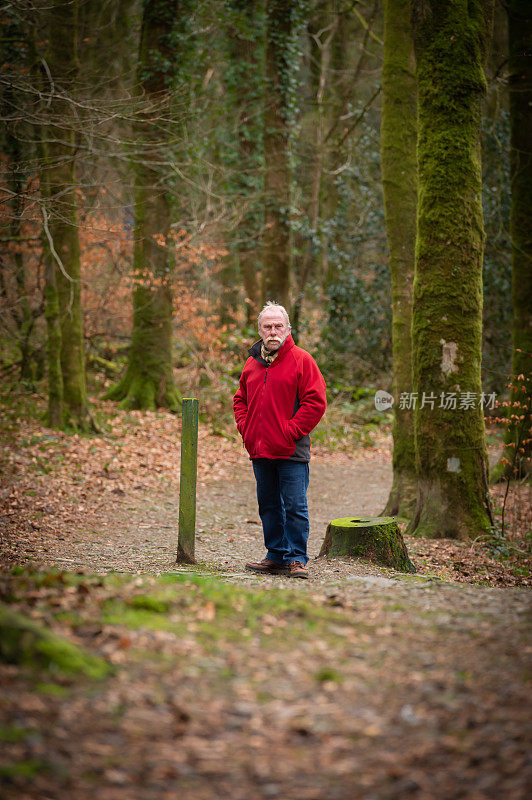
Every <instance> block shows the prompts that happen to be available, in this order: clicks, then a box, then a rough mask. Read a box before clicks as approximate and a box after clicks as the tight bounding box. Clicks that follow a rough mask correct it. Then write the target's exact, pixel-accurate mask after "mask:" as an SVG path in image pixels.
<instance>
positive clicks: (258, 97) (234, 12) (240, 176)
mask: <svg viewBox="0 0 532 800" xmlns="http://www.w3.org/2000/svg"><path fill="white" fill-rule="evenodd" d="M226 7H227V12H228V26H227V55H228V64H227V67H226V69H225V70H224V73H223V78H224V83H225V88H226V93H227V97H228V101H229V104H230V108H229V111H230V113H231V115H232V118H233V119H234V120H235V129H234V142H235V144H236V147H235V146H234V145H233V146H232V148H231V153H230V161H231V163H230V167H231V170H232V173H233V175H234V177H233V178H232V180H231V186H230V191H231V193H233V194H236V196H237V198H238V204H239V205H240V209H241V218H240V220H239V222H238V225H237V226H236V229H235V231H234V234H233V241H232V244H231V253H230V254H229V256H228V259H229V263H228V264H227V266H226V267H224V269H223V270H222V274H221V278H222V283H223V285H224V290H225V291H224V295H225V296H224V297H223V298H222V302H221V312H222V313H221V321H222V322H224V323H225V322H229V321H231V320H234V316H235V308H234V304H235V296H236V294H237V293H238V290H239V288H240V287H239V285H238V283H241V285H243V287H244V292H245V300H244V305H245V309H246V322H247V324H248V325H250V326H253V327H254V326H255V324H256V320H257V314H258V313H259V306H260V299H261V298H260V284H259V274H260V253H259V249H260V248H259V241H260V231H261V228H262V225H263V210H262V198H261V196H260V195H261V193H262V186H260V185H259V180H260V178H259V175H260V172H261V167H262V128H261V125H260V122H257V120H259V119H260V117H259V112H260V108H261V103H262V89H263V80H262V76H263V73H264V63H263V62H264V2H263V0H227V4H226ZM231 281H232V282H233V283H232V285H231Z"/></svg>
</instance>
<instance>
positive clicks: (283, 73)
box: [262, 0, 304, 306]
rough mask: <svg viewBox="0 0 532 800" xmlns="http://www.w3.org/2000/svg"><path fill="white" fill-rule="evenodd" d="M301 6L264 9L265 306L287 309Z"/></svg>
mask: <svg viewBox="0 0 532 800" xmlns="http://www.w3.org/2000/svg"><path fill="white" fill-rule="evenodd" d="M303 5H304V4H303V3H302V2H300V0H272V2H269V3H267V6H266V76H265V77H266V81H265V92H264V236H263V260H262V297H263V300H276V301H277V302H278V303H281V304H283V305H285V306H288V302H289V292H290V270H291V258H292V254H291V236H290V204H291V182H292V174H291V164H290V161H291V157H290V149H291V138H292V128H293V121H294V114H295V108H294V105H295V87H294V81H295V59H296V55H297V48H296V34H297V31H298V27H299V26H298V24H297V22H298V20H297V17H298V14H299V13H300V11H301V10H302V6H303Z"/></svg>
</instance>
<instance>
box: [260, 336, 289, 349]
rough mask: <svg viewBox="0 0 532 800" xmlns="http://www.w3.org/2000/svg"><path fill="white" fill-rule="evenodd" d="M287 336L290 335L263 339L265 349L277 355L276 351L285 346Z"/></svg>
mask: <svg viewBox="0 0 532 800" xmlns="http://www.w3.org/2000/svg"><path fill="white" fill-rule="evenodd" d="M287 336H288V333H285V335H284V336H268V338H267V339H263V343H264V347H265V348H266V350H268V351H269V352H270V353H275V351H276V350H278V349H279V348H280V347H281V345H282V344H284V342H285V341H286V338H287Z"/></svg>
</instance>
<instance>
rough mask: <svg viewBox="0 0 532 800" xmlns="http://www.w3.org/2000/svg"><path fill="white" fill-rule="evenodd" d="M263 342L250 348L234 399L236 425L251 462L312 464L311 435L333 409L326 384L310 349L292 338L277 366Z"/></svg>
mask: <svg viewBox="0 0 532 800" xmlns="http://www.w3.org/2000/svg"><path fill="white" fill-rule="evenodd" d="M261 343H262V342H261V341H259V342H257V343H256V344H255V345H253V347H252V348H251V349H250V351H249V352H250V357H249V358H248V360H247V361H246V364H245V366H244V369H243V371H242V375H241V377H240V385H239V388H238V391H237V392H236V394H235V396H234V399H233V408H234V412H235V419H236V425H237V428H238V432H239V433H240V435H241V436H242V438H243V440H244V445H245V447H246V450H247V451H248V453H249V455H250V458H286V459H291V460H295V461H308V460H309V459H310V436H309V434H310V432H311V430H312V429H313V428H315V427H316V425H317V424H318V422H319V421H320V419H321V418H322V416H323V414H324V413H325V409H326V407H327V401H326V399H325V381H324V380H323V376H322V374H321V372H320V371H319V368H318V365H317V364H316V362H315V361H314V359H313V358H312V356H311V355H310V353H307V352H306V350H302V349H301V347H297V346H296V345H295V344H294V340H293V339H292V337H291V336H288V337H287V338H286V339H285V341H284V343H283V345H282V346H281V347H280V348H279V352H278V355H277V357H276V358H275V360H274V361H273V363H272V364H271V365H269V366H268V365H267V363H266V362H265V361H264V359H263V358H262V357H261V354H260V353H261Z"/></svg>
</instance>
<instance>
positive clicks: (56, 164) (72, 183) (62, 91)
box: [45, 0, 88, 429]
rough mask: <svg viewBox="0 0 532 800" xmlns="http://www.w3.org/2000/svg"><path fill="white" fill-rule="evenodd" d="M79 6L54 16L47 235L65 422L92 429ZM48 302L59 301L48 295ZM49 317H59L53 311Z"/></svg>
mask: <svg viewBox="0 0 532 800" xmlns="http://www.w3.org/2000/svg"><path fill="white" fill-rule="evenodd" d="M76 39H77V2H71V3H66V4H65V3H64V2H62V1H61V0H55V2H54V4H53V7H52V9H51V12H50V48H49V68H50V74H51V77H52V81H53V82H54V86H53V87H50V91H51V93H52V104H51V121H50V124H49V125H48V129H47V141H46V161H47V163H46V183H47V187H48V188H47V191H48V193H49V209H50V218H49V224H48V223H46V222H45V226H46V235H47V237H48V238H49V244H50V248H51V251H52V255H53V257H54V259H55V265H56V275H55V280H56V286H57V297H58V300H59V309H60V315H61V372H62V380H63V399H64V414H65V419H64V421H65V422H67V423H68V424H72V425H74V426H75V427H79V428H81V429H86V428H87V427H88V409H87V393H86V388H85V353H84V343H83V318H82V314H81V271H80V251H79V232H78V219H77V197H76V165H75V155H76V152H75V151H76V143H75V132H74V128H73V121H74V115H73V111H72V106H71V104H70V103H69V101H68V99H64V97H65V95H69V94H72V88H73V86H74V83H75V81H76V79H77V75H78V71H79V65H78V60H77V54H76ZM47 299H48V302H49V304H50V303H51V304H52V306H53V305H54V302H55V300H53V299H51V297H50V295H49V294H48V298H47ZM47 313H48V316H49V315H50V314H52V316H54V315H55V308H54V310H53V312H52V311H51V309H50V305H49V307H48V311H47Z"/></svg>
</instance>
